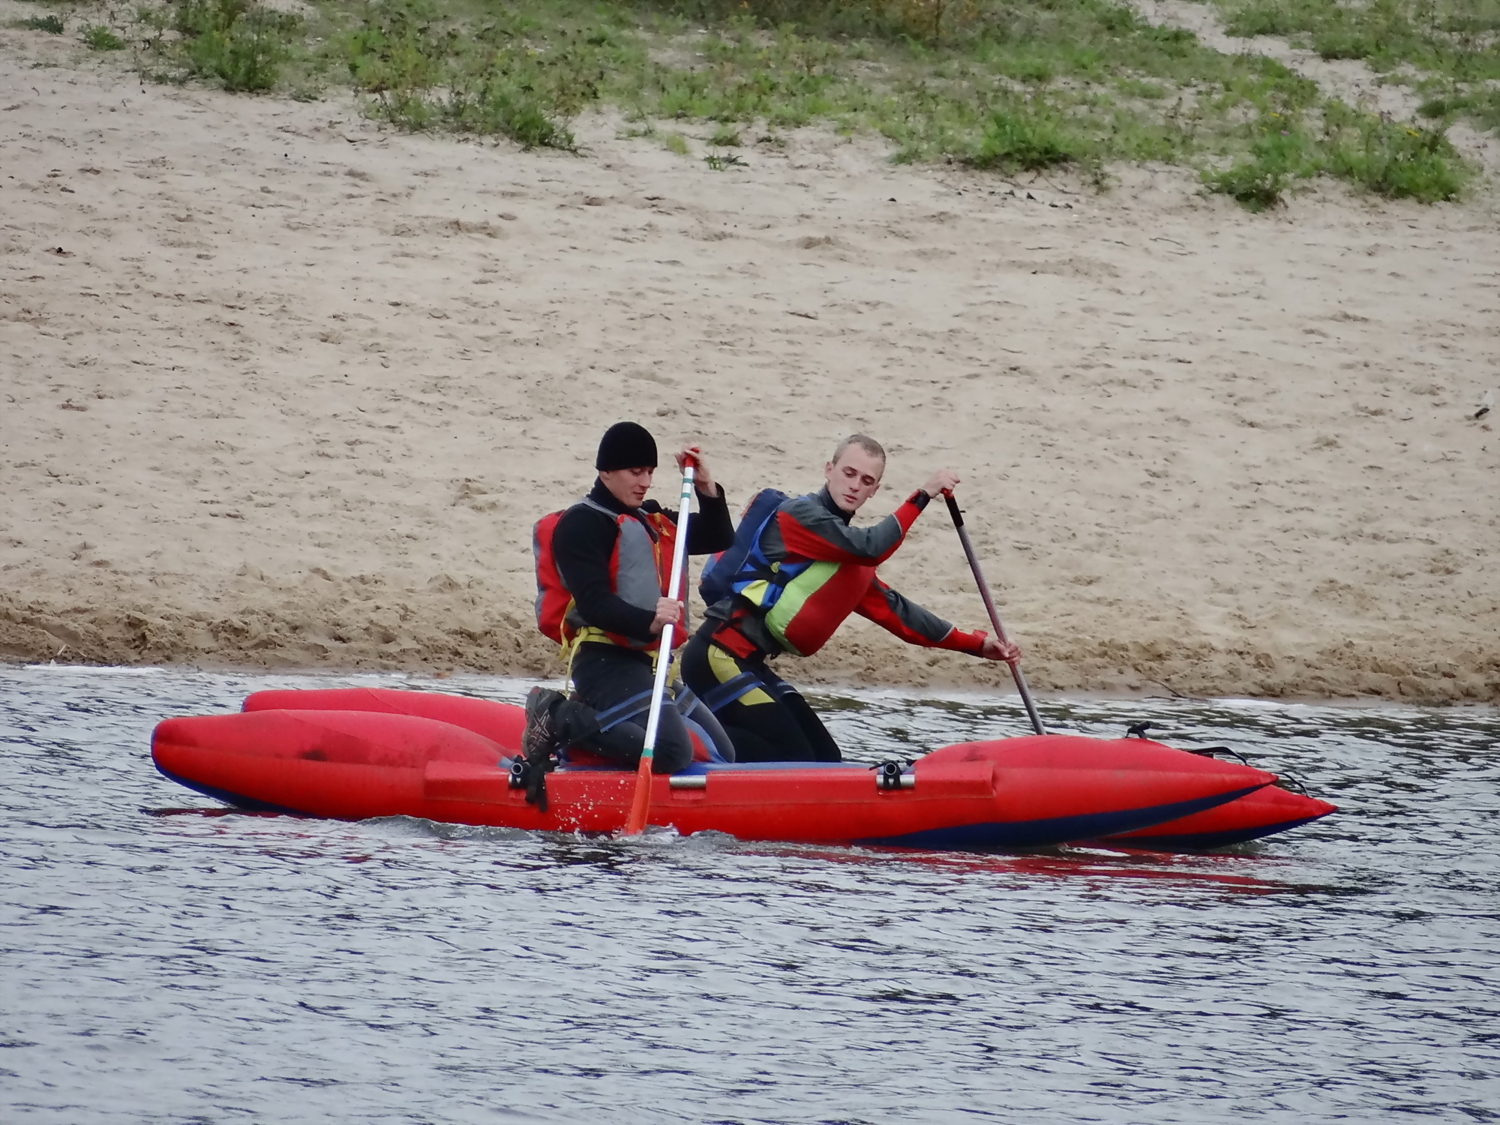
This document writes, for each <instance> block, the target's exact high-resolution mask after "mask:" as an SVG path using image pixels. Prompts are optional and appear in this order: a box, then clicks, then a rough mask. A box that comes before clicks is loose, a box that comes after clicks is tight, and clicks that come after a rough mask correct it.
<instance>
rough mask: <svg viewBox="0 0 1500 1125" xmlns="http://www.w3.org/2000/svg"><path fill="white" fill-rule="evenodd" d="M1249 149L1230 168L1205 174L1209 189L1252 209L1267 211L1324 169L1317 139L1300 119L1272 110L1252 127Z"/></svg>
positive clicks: (1204, 178) (1203, 175) (1204, 180)
mask: <svg viewBox="0 0 1500 1125" xmlns="http://www.w3.org/2000/svg"><path fill="white" fill-rule="evenodd" d="M1252 128H1253V131H1254V140H1253V141H1252V142H1251V145H1250V150H1249V152H1248V153H1247V154H1246V155H1245V156H1244V157H1242V158H1241V159H1239V160H1237V161H1235V162H1234V163H1233V164H1231V165H1230V166H1229V167H1227V168H1223V169H1219V170H1212V171H1205V172H1204V173H1202V178H1203V182H1204V184H1205V185H1206V186H1207V187H1208V190H1209V191H1212V192H1217V193H1219V194H1221V195H1227V196H1229V197H1230V198H1231V199H1233V200H1235V201H1236V202H1237V203H1239V204H1240V205H1241V206H1243V207H1245V208H1246V209H1247V210H1250V211H1265V210H1268V209H1270V208H1272V207H1276V206H1278V205H1280V204H1281V203H1282V202H1283V196H1284V194H1285V193H1286V191H1287V189H1288V188H1289V187H1291V186H1292V184H1293V183H1294V182H1296V181H1298V180H1306V179H1310V178H1312V177H1313V176H1316V175H1317V174H1318V173H1319V172H1320V171H1321V170H1322V165H1321V164H1320V162H1319V160H1318V158H1317V154H1316V151H1315V150H1316V142H1315V141H1314V140H1313V138H1311V137H1310V136H1309V135H1308V134H1307V133H1306V132H1305V131H1304V128H1303V126H1302V124H1301V122H1300V121H1294V120H1292V119H1289V118H1286V117H1284V116H1282V115H1281V114H1279V113H1269V114H1266V115H1265V116H1264V117H1262V118H1261V119H1260V120H1259V121H1257V122H1256V123H1255V124H1254V126H1253V127H1252Z"/></svg>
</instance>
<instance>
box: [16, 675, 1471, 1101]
mask: <svg viewBox="0 0 1500 1125" xmlns="http://www.w3.org/2000/svg"><path fill="white" fill-rule="evenodd" d="M400 682H402V681H399V680H396V679H393V678H390V677H387V678H384V679H379V680H377V679H375V678H372V677H341V678H336V677H286V676H281V677H276V676H248V675H214V674H206V673H192V672H181V671H161V670H150V669H146V670H134V669H114V670H110V669H105V670H89V669H66V668H52V667H45V668H15V667H11V668H0V1122H3V1123H4V1125H17V1123H22V1122H25V1123H44V1122H45V1123H58V1125H93V1123H96V1122H97V1123H121V1125H125V1123H130V1125H136V1123H145V1122H172V1123H183V1125H187V1123H203V1125H219V1123H221V1122H222V1123H231V1122H245V1123H257V1125H258V1123H278V1125H280V1123H294V1122H410V1123H433V1125H437V1123H448V1122H498V1121H561V1122H586V1123H589V1125H595V1123H608V1122H705V1123H707V1122H714V1123H720V1122H722V1123H729V1122H747V1123H748V1122H829V1123H833V1122H841V1123H842V1122H847V1123H855V1122H861V1123H863V1122H868V1123H871V1125H875V1123H879V1125H884V1123H887V1122H903V1121H914V1122H927V1121H931V1122H964V1121H976V1122H982V1121H989V1122H1027V1123H1034V1122H1074V1121H1077V1122H1143V1123H1145V1122H1149V1123H1152V1125H1156V1123H1161V1122H1194V1123H1199V1122H1219V1121H1224V1122H1228V1121H1236V1122H1240V1121H1246V1120H1253V1121H1258V1122H1259V1121H1286V1122H1309V1121H1334V1120H1347V1121H1355V1122H1372V1121H1391V1120H1403V1119H1409V1118H1423V1119H1433V1120H1439V1121H1462V1122H1474V1121H1495V1120H1500V982H1497V978H1500V843H1497V836H1500V831H1497V830H1500V795H1497V794H1500V714H1497V713H1496V712H1494V711H1491V710H1418V709H1407V708H1379V709H1371V708H1365V709H1344V708H1332V707H1312V706H1280V705H1269V704H1261V703H1245V702H1188V701H1158V700H1145V701H1128V702H1119V701H1105V702H1099V701H1081V700H1070V701H1050V702H1044V704H1043V709H1042V710H1043V717H1044V718H1045V719H1047V720H1048V722H1049V725H1051V726H1054V727H1056V728H1057V729H1061V730H1067V731H1071V732H1076V733H1085V734H1107V735H1110V736H1118V735H1120V734H1122V733H1123V732H1124V728H1125V726H1126V725H1128V724H1129V723H1132V722H1137V721H1140V720H1141V719H1149V720H1151V721H1152V722H1153V723H1154V724H1155V727H1154V729H1153V734H1155V735H1156V736H1157V737H1161V738H1162V739H1163V740H1164V741H1169V742H1175V743H1177V744H1179V745H1183V746H1192V745H1209V744H1229V745H1231V746H1234V747H1235V748H1236V749H1238V750H1240V751H1241V752H1242V753H1243V754H1245V756H1246V757H1248V758H1249V759H1250V760H1251V762H1252V763H1254V764H1256V765H1261V766H1264V767H1266V768H1269V769H1276V770H1280V771H1283V772H1290V773H1293V774H1295V775H1296V776H1297V777H1299V778H1300V779H1301V780H1302V781H1303V782H1305V784H1306V785H1307V787H1308V789H1309V790H1310V791H1311V792H1312V793H1314V794H1315V795H1318V796H1322V797H1325V798H1327V799H1330V800H1333V801H1335V802H1337V803H1338V804H1339V805H1340V806H1341V807H1342V811H1341V812H1340V813H1339V814H1337V815H1335V816H1333V817H1329V818H1328V819H1326V820H1324V821H1321V822H1319V823H1317V824H1315V825H1311V826H1308V827H1305V828H1302V829H1298V830H1296V831H1293V832H1291V833H1288V834H1285V835H1283V836H1280V837H1273V838H1272V839H1270V840H1269V841H1265V842H1262V843H1260V844H1258V845H1252V846H1247V847H1245V848H1242V849H1240V850H1238V851H1237V852H1234V853H1232V854H1221V855H1212V856H1198V857H1141V856H1122V855H1115V854H1111V853H1107V852H1103V851H1090V850H1082V849H1061V850H1056V851H1052V852H1048V853H1045V854H1040V855H1025V856H979V855H955V854H926V853H890V852H879V851H874V850H847V849H811V848H803V847H779V846H768V845H763V844H762V845H753V846H752V845H743V844H738V843H736V842H734V841H733V840H730V839H727V838H722V837H720V838H711V837H697V838H689V839H680V838H676V837H673V836H669V835H655V836H648V837H646V838H638V839H635V840H632V841H627V842H620V841H609V840H586V839H577V838H571V837H563V838H559V837H547V836H539V835H531V834H526V833H521V832H512V831H504V830H495V829H469V828H459V827H452V826H445V825H436V824H429V823H426V822H419V821H411V820H404V819H398V820H385V821H374V822H366V823H359V824H343V823H334V822H323V821H310V820H299V819H294V818H284V817H261V816H248V815H242V814H231V815H221V814H217V813H211V812H210V811H209V810H213V809H214V807H215V806H214V803H213V802H211V801H209V800H207V799H206V798H202V797H199V796H197V795H196V794H193V793H190V792H188V791H187V790H184V789H181V788H179V787H177V786H175V785H173V784H171V783H170V782H168V781H166V780H165V779H164V778H162V777H160V776H159V775H158V774H157V773H156V772H155V771H154V769H153V768H152V766H151V762H150V757H149V739H150V732H151V727H152V725H153V724H154V723H155V722H156V721H157V720H159V719H161V718H163V717H165V716H168V715H174V714H194V713H203V712H208V711H214V710H232V709H237V707H238V704H239V701H240V699H241V698H242V697H243V696H244V695H245V694H246V693H247V692H249V691H252V690H258V689H261V688H269V687H291V686H303V687H327V686H338V685H344V684H349V683H400ZM405 683H407V684H408V686H425V687H434V688H437V689H439V690H449V691H453V690H457V691H462V692H468V693H472V694H483V695H489V696H491V697H493V698H501V699H511V700H519V699H520V698H521V694H522V692H523V690H524V687H525V685H523V684H521V683H519V682H517V681H513V680H493V679H482V678H470V679H463V680H457V679H455V680H445V681H442V682H441V683H433V684H421V683H418V682H417V681H411V680H408V681H405ZM816 702H818V703H819V705H820V706H822V707H824V708H826V709H827V713H828V714H829V715H830V717H831V718H830V726H831V727H832V728H833V729H834V733H835V735H836V736H837V737H839V739H840V741H841V742H842V743H843V744H844V745H845V746H847V747H850V748H851V749H856V748H857V749H856V752H855V753H854V754H851V756H870V757H877V756H880V755H881V754H887V755H888V754H889V753H891V752H892V751H903V750H904V751H917V750H922V749H927V748H931V747H935V746H938V745H941V744H944V743H948V742H954V741H961V740H967V739H971V738H978V737H995V736H999V735H1004V734H1018V733H1025V725H1024V715H1023V714H1021V713H1020V711H1019V709H1018V708H1017V707H1016V706H1014V704H1013V702H1011V701H1007V700H999V701H993V702H987V701H983V700H980V699H976V698H973V697H958V696H951V697H945V696H942V695H934V696H925V695H924V696H917V695H910V694H905V695H903V694H896V693H861V694H859V695H857V696H854V697H849V698H842V697H840V698H824V699H821V700H817V701H816Z"/></svg>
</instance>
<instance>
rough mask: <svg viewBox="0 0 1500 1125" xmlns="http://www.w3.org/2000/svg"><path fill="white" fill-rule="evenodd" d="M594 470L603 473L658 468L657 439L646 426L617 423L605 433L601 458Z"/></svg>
mask: <svg viewBox="0 0 1500 1125" xmlns="http://www.w3.org/2000/svg"><path fill="white" fill-rule="evenodd" d="M594 468H596V469H598V470H599V471H600V472H601V473H608V472H612V471H614V470H615V469H645V468H652V469H654V468H656V439H655V438H653V437H652V436H651V435H650V434H649V433H648V432H647V431H646V427H645V426H641V425H637V424H636V423H635V422H616V423H615V424H614V425H613V426H611V427H610V428H609V429H607V430H605V431H604V438H603V440H602V441H600V442H599V456H598V457H596V458H594Z"/></svg>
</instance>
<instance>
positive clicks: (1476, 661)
mask: <svg viewBox="0 0 1500 1125" xmlns="http://www.w3.org/2000/svg"><path fill="white" fill-rule="evenodd" d="M19 10H20V7H19V5H16V4H14V3H10V2H9V0H7V2H6V3H5V5H4V12H3V14H4V15H6V16H10V15H13V14H14V12H15V11H19ZM37 40H38V37H36V36H33V35H30V34H28V33H24V32H16V31H5V32H0V658H4V659H7V660H15V661H45V660H51V659H56V660H58V661H60V662H80V661H82V662H109V663H186V664H194V665H203V666H263V667H276V668H351V669H353V668H389V669H405V670H425V671H430V672H446V671H449V670H454V669H476V670H486V671H500V672H514V673H524V674H545V675H549V676H555V675H557V674H558V673H559V670H560V666H559V665H558V664H557V662H556V660H555V657H554V655H553V653H552V651H551V646H550V645H549V644H548V642H546V641H545V640H544V639H543V638H542V637H541V636H540V635H539V634H537V633H536V631H535V629H534V627H533V625H532V623H531V598H532V594H533V589H534V587H533V577H532V566H531V542H530V529H531V525H532V523H533V522H534V521H535V520H536V519H537V517H538V516H540V515H542V514H543V513H545V512H547V511H550V510H553V509H556V508H560V507H563V506H565V505H567V504H568V503H570V502H571V501H572V500H573V499H575V498H576V497H577V496H579V495H581V493H582V492H583V491H585V490H586V488H587V487H588V485H589V483H590V481H591V479H592V470H591V468H590V466H591V463H592V457H593V452H594V447H595V444H596V442H597V440H598V436H599V434H600V432H601V431H602V430H603V429H604V427H605V426H607V425H608V424H609V423H611V422H613V421H616V420H618V419H621V418H632V419H636V420H638V421H641V422H642V423H644V424H646V425H647V426H648V427H649V428H651V429H652V430H653V431H654V433H655V434H656V436H657V438H658V440H659V442H661V443H662V444H663V446H665V445H668V444H671V443H676V442H680V441H685V440H694V441H698V442H701V444H702V446H703V448H704V450H705V453H706V455H707V456H708V457H710V458H711V463H712V467H713V470H714V472H715V474H716V476H717V477H718V478H719V479H720V480H721V481H722V482H723V484H724V485H725V487H726V490H727V491H728V493H729V496H730V500H731V504H732V506H734V507H735V508H736V509H738V508H739V507H740V506H741V505H743V503H744V502H745V501H746V500H747V499H748V497H749V496H750V495H751V494H752V493H753V492H754V491H755V490H756V489H758V488H760V487H763V486H768V485H769V486H775V487H778V488H782V489H785V490H787V491H808V490H811V489H812V488H814V487H815V486H817V485H818V484H819V483H820V482H821V469H822V465H823V462H824V460H825V459H826V458H827V456H828V454H829V453H830V451H831V449H832V446H833V445H834V443H835V442H836V441H837V440H838V439H839V438H841V437H842V436H843V435H844V434H845V433H847V432H849V431H852V430H860V431H864V432H866V433H869V434H871V435H872V436H874V437H876V438H877V439H879V440H881V441H883V442H884V443H886V445H887V448H888V449H889V451H890V463H889V468H888V472H887V487H886V488H885V490H884V491H883V492H882V493H881V494H880V495H879V496H877V497H876V499H875V500H874V501H872V503H871V505H870V506H869V508H868V509H867V512H868V514H869V515H870V516H873V517H878V516H881V515H884V514H885V513H887V512H889V511H890V510H891V508H892V507H894V506H895V504H896V503H898V502H899V501H900V499H901V498H902V497H903V496H904V495H905V494H907V493H908V492H909V491H910V490H911V489H912V488H914V487H916V486H917V485H918V484H920V483H921V482H922V481H923V480H924V479H925V478H926V476H927V474H928V472H929V471H930V470H931V469H932V468H934V467H936V466H939V465H951V466H953V467H954V468H955V469H957V470H958V471H959V472H960V473H961V474H962V475H963V477H964V485H963V487H962V490H961V498H962V500H963V502H964V505H965V508H966V510H967V512H968V519H969V527H970V530H971V533H972V535H973V537H974V540H975V543H976V546H977V547H978V549H979V551H980V554H981V556H982V558H983V559H984V561H985V564H986V566H987V568H988V573H989V577H990V580H991V582H992V583H993V585H994V586H995V588H996V590H997V593H998V594H999V595H1000V597H1001V611H1002V613H1003V614H1004V615H1005V617H1006V623H1007V626H1008V628H1009V629H1010V631H1011V632H1012V634H1013V636H1014V638H1015V639H1016V640H1018V641H1019V642H1020V643H1021V645H1022V646H1023V648H1024V650H1025V653H1026V662H1025V667H1026V670H1027V674H1028V677H1029V679H1030V681H1031V683H1032V685H1033V687H1034V688H1035V689H1037V690H1038V691H1039V692H1042V693H1048V692H1058V691H1072V692H1077V691H1100V692H1116V691H1148V692H1171V693H1179V694H1184V695H1204V694H1216V695H1226V694H1227V695H1256V696H1271V697H1287V696H1298V697H1334V698H1346V697H1381V698H1388V699H1403V700H1415V701H1459V700H1484V701H1495V700H1497V699H1500V566H1496V565H1495V563H1494V561H1493V556H1494V554H1495V548H1496V546H1497V540H1500V515H1497V513H1500V505H1497V503H1496V488H1497V484H1500V440H1497V437H1496V434H1495V433H1494V432H1493V429H1492V422H1493V421H1494V419H1495V418H1496V417H1500V416H1497V415H1495V414H1493V413H1492V414H1490V415H1489V416H1488V417H1483V418H1475V417H1474V415H1475V414H1476V412H1477V411H1478V409H1479V404H1480V402H1481V399H1482V396H1483V395H1484V394H1485V392H1487V391H1493V390H1494V388H1496V386H1497V385H1500V366H1497V358H1496V357H1497V354H1500V224H1497V221H1496V220H1497V208H1496V205H1495V196H1494V194H1493V190H1492V189H1490V188H1482V189H1480V191H1479V192H1478V194H1477V195H1476V196H1475V197H1474V198H1473V199H1471V200H1470V201H1468V202H1466V203H1463V204H1454V205H1447V204H1445V205H1437V206H1420V205H1416V204H1393V203H1383V202H1379V201H1373V200H1370V199H1367V198H1360V197H1355V196H1352V195H1350V194H1349V193H1348V192H1346V191H1343V190H1342V189H1337V188H1333V187H1329V188H1325V189H1320V190H1319V191H1317V192H1315V193H1312V194H1308V195H1303V196H1300V197H1298V198H1296V199H1294V200H1293V202H1292V203H1291V205H1290V206H1289V207H1288V208H1286V209H1284V210H1281V211H1279V212H1274V213H1270V214H1266V215H1251V214H1248V213H1246V212H1244V211H1242V210H1240V209H1239V208H1238V207H1237V206H1236V205H1235V204H1233V203H1232V202H1230V201H1228V200H1226V199H1223V198H1207V197H1204V196H1203V195H1202V194H1201V193H1200V192H1199V190H1198V187H1197V184H1196V182H1195V181H1194V179H1193V177H1192V175H1191V174H1190V173H1188V172H1185V171H1183V170H1181V169H1165V168H1163V169H1144V170H1142V169H1121V170H1117V172H1116V174H1117V177H1118V179H1119V183H1118V184H1117V185H1116V186H1115V187H1114V189H1113V190H1112V191H1110V192H1109V193H1107V194H1104V195H1099V194H1095V193H1094V192H1093V191H1092V190H1090V189H1089V188H1087V187H1085V186H1082V185H1081V184H1079V183H1075V182H1072V181H1070V180H1068V179H1066V178H1059V177H1052V178H1049V179H1037V180H1034V181H1033V180H1030V179H1027V180H1023V181H1006V180H1001V179H998V178H996V177H994V176H991V175H984V174H978V173H973V172H969V171H965V170H963V169H961V168H957V167H940V168H922V167H915V168H914V167H896V166H893V165H891V164H890V163H889V161H888V160H887V151H886V149H885V148H884V147H883V146H882V145H881V144H880V143H879V142H878V141H877V140H875V139H871V138H863V139H861V138H855V139H853V140H848V139H845V138H841V137H837V136H834V135H832V134H830V133H827V132H823V131H816V130H808V131H802V132H796V133H791V134H789V135H788V143H787V144H786V145H785V147H784V148H783V147H774V146H770V145H750V146H749V147H748V148H747V149H746V150H745V151H744V157H743V158H744V162H745V166H744V167H739V168H732V169H729V170H727V171H714V170H712V169H710V168H709V167H707V166H706V165H705V163H704V162H703V161H702V160H701V159H699V158H697V157H696V156H691V157H683V156H679V155H676V154H674V153H671V152H668V151H666V150H665V149H663V148H662V146H661V145H660V144H652V143H649V142H647V141H644V140H640V139H634V140H632V139H625V138H623V137H622V136H621V130H620V129H619V127H618V124H619V123H618V122H616V121H614V120H611V119H607V118H603V117H586V118H584V119H582V120H581V121H579V122H578V125H577V132H578V135H579V138H580V140H581V141H582V142H583V145H584V149H583V152H582V153H581V154H580V155H568V154H562V153H556V152H531V153H524V152H521V151H520V150H518V149H516V148H514V147H513V146H510V145H507V144H494V143H484V144H477V143H459V142H455V141H452V140H448V139H441V138H434V137H427V136H421V135H415V136H413V135H404V134H399V133H395V132H392V131H389V130H383V129H381V128H379V127H377V126H376V125H374V124H372V123H370V122H369V121H366V120H364V119H362V118H361V117H360V116H359V114H358V111H357V108H356V107H355V106H354V105H353V104H352V102H348V101H340V100H325V101H319V102H310V103H298V102H291V101H282V100H276V99H272V98H264V97H246V96H234V95H229V94H224V93H220V92H216V91H212V90H208V89H197V88H173V87H164V86H143V85H142V84H141V82H140V81H139V80H138V79H137V78H136V77H135V76H133V75H131V74H129V73H126V72H125V70H124V69H123V68H122V67H120V66H111V65H109V64H106V63H100V62H97V61H93V60H87V59H86V60H76V59H72V58H71V56H69V59H68V60H65V61H67V62H68V65H65V66H51V67H46V68H37V67H35V66H33V65H32V64H33V62H34V61H35V59H36V58H37V57H39V54H40V52H41V51H42V47H38V46H37ZM49 49H52V50H53V51H54V53H58V52H64V48H62V47H57V48H49ZM689 132H691V130H689ZM658 481H659V483H658V487H657V492H656V495H658V496H659V497H660V498H662V499H663V501H664V502H668V501H670V499H671V497H672V495H673V494H674V493H675V482H673V481H672V480H671V479H670V473H663V474H662V475H661V476H660V477H659V478H658ZM862 518H863V517H862ZM883 573H884V574H885V576H886V577H887V579H888V581H890V582H891V584H892V585H894V586H895V587H896V588H897V589H900V590H902V591H903V592H904V593H906V594H907V595H908V596H910V597H912V598H914V599H915V600H917V601H919V602H921V603H923V604H925V605H927V606H928V607H930V608H931V609H933V610H934V611H936V612H938V613H940V614H942V615H943V616H945V617H947V618H949V619H951V620H953V621H955V622H957V623H959V624H961V625H964V626H966V627H974V626H978V625H980V624H981V622H982V620H983V609H982V607H981V605H980V603H979V600H978V597H977V595H976V593H975V589H974V584H973V581H972V579H971V577H970V575H969V572H968V569H967V566H966V564H965V562H964V558H963V555H962V553H961V551H960V549H959V544H958V542H957V539H956V537H955V535H954V533H953V529H952V527H951V525H949V523H948V522H947V520H946V517H945V515H944V513H943V511H942V509H941V508H940V507H934V508H932V509H930V510H929V511H928V512H927V514H926V515H924V517H923V518H922V519H921V520H920V521H919V522H918V524H917V526H916V528H915V530H914V532H913V534H912V536H911V537H910V539H909V541H908V543H907V545H906V546H905V547H904V548H903V549H902V551H901V552H900V553H899V554H898V555H897V556H896V558H895V559H893V560H892V561H891V563H889V564H888V565H887V567H886V568H885V569H884V571H883ZM782 672H783V674H784V675H788V676H789V677H790V678H793V679H800V680H802V681H804V682H821V683H843V682H853V683H861V684H870V683H884V684H893V685H904V686H921V685H955V686H962V687H971V688H977V687H984V686H987V685H994V686H996V688H997V690H1008V684H1009V677H1008V675H1007V673H1006V670H1005V669H1004V667H1003V666H995V665H988V664H981V663H979V662H976V661H973V660H970V659H966V658H964V657H960V656H957V655H954V654H948V653H936V654H935V653H932V652H929V651H925V650H919V649H914V648H909V647H906V646H904V645H902V644H901V643H900V642H898V641H896V640H895V639H894V638H891V637H889V636H887V635H885V634H883V633H881V632H880V631H879V630H877V629H874V628H873V627H870V626H868V625H867V624H865V623H863V622H859V621H855V622H851V623H849V624H848V625H846V626H845V627H844V631H843V632H842V633H841V634H840V637H839V638H838V640H837V641H836V642H835V643H834V644H833V645H830V647H829V649H828V650H827V651H826V652H825V653H823V654H820V655H819V656H818V657H816V658H814V659H811V660H806V661H801V662H798V664H797V666H796V667H795V668H794V669H788V668H785V667H784V668H783V669H782Z"/></svg>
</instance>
